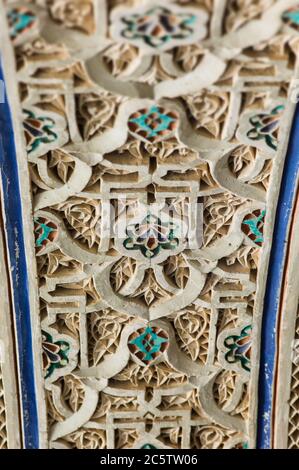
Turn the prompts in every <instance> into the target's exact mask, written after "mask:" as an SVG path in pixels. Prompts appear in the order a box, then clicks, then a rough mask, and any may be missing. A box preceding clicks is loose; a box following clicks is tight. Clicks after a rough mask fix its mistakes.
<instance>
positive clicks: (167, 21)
mask: <svg viewBox="0 0 299 470" xmlns="http://www.w3.org/2000/svg"><path fill="white" fill-rule="evenodd" d="M206 21H207V14H206V13H205V12H204V11H203V10H201V9H191V8H180V7H176V6H174V5H167V6H163V5H154V6H149V5H147V6H145V7H142V8H132V9H128V8H126V9H116V10H115V11H114V12H113V13H112V15H111V28H110V33H111V36H112V38H113V39H115V40H116V41H121V42H128V43H130V44H132V45H134V46H137V47H139V48H141V49H145V50H146V51H147V53H150V54H159V53H160V52H164V51H167V50H169V49H173V48H174V47H176V46H182V45H186V44H192V43H195V42H197V41H200V40H201V39H203V38H204V37H205V36H206V34H207V28H206Z"/></svg>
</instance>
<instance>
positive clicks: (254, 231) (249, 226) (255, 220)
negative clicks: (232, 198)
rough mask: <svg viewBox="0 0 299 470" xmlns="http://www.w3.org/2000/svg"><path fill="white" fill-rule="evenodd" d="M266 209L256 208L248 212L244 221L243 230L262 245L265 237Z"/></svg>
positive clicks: (256, 242)
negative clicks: (250, 212)
mask: <svg viewBox="0 0 299 470" xmlns="http://www.w3.org/2000/svg"><path fill="white" fill-rule="evenodd" d="M265 215H266V211H265V210H263V211H260V210H256V211H254V212H253V213H252V214H248V215H247V216H246V217H245V218H244V220H243V222H242V231H243V232H244V233H245V234H246V235H247V236H248V237H249V238H250V240H252V241H253V242H254V243H255V244H256V245H259V246H261V245H262V243H263V241H264V237H263V229H264V220H265Z"/></svg>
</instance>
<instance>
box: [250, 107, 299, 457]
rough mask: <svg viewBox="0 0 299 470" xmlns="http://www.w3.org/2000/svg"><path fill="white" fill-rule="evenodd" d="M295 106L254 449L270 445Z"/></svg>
mask: <svg viewBox="0 0 299 470" xmlns="http://www.w3.org/2000/svg"><path fill="white" fill-rule="evenodd" d="M298 148H299V106H297V108H296V112H295V115H294V118H293V125H292V129H291V134H290V138H289V144H288V150H287V154H286V159H285V164H284V170H283V176H282V179H281V187H280V194H279V199H278V202H277V211H276V216H275V226H274V232H273V238H272V248H271V255H270V262H269V267H271V268H269V269H268V278H267V287H266V292H265V303H264V312H263V317H262V332H261V352H260V363H259V367H260V372H259V387H258V422H257V448H262V449H269V448H272V426H271V425H272V417H273V413H274V411H275V409H274V402H273V399H274V396H275V393H274V390H273V386H275V382H276V377H275V374H276V368H277V363H276V358H277V354H278V341H279V335H278V333H279V328H278V327H279V319H280V304H281V297H282V294H283V288H284V282H283V281H284V275H285V269H284V268H286V255H287V251H288V244H287V240H288V236H289V231H290V226H291V223H292V215H293V207H294V202H295V200H296V199H295V198H296V194H297V185H298V178H299V152H298Z"/></svg>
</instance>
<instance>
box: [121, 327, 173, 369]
mask: <svg viewBox="0 0 299 470" xmlns="http://www.w3.org/2000/svg"><path fill="white" fill-rule="evenodd" d="M128 345H129V350H130V352H131V353H132V354H133V355H134V356H136V357H137V358H138V359H140V360H141V361H142V362H143V363H144V364H145V365H149V364H150V363H152V362H153V361H154V360H156V359H157V358H158V357H159V356H161V355H162V354H163V353H164V352H165V351H166V350H167V348H168V346H169V337H168V334H167V333H166V331H164V330H162V329H161V328H157V327H151V326H147V327H145V328H140V329H139V330H137V331H134V333H132V335H131V336H130V337H129V342H128Z"/></svg>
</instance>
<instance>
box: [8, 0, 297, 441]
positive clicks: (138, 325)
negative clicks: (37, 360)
mask: <svg viewBox="0 0 299 470" xmlns="http://www.w3.org/2000/svg"><path fill="white" fill-rule="evenodd" d="M21 3H22V2H21ZM23 3H24V6H22V7H21V6H19V4H16V5H14V4H13V3H12V2H10V3H9V4H8V5H7V13H8V23H9V26H10V36H11V39H12V42H13V44H14V45H15V58H16V67H17V76H18V83H19V93H20V100H21V102H22V103H21V104H22V108H23V110H24V121H23V124H24V136H25V138H24V147H26V151H27V156H28V166H29V171H30V176H31V181H32V186H31V187H32V204H33V211H34V220H33V222H32V230H33V232H34V234H35V240H36V260H37V270H38V279H39V296H40V311H41V316H40V318H41V327H42V331H43V345H42V348H43V364H44V378H45V388H46V395H47V408H48V429H49V446H50V447H53V448H88V449H103V448H119V449H123V448H152V447H154V448H185V449H186V448H213V449H220V448H240V447H246V446H247V445H248V440H249V437H250V436H249V424H250V420H252V419H255V418H252V417H250V400H252V399H254V397H251V396H249V389H250V387H249V384H250V380H251V373H252V368H253V367H256V365H255V364H251V351H252V350H253V349H254V348H255V347H256V344H255V343H256V338H258V337H259V332H256V333H255V334H253V330H254V328H253V327H254V323H255V314H256V311H255V301H256V286H257V282H258V276H259V268H260V258H261V256H262V252H263V242H264V230H263V227H264V224H267V213H266V206H267V202H268V198H269V194H270V193H271V187H272V186H271V176H272V170H273V166H274V165H276V164H277V160H279V159H281V158H282V157H283V155H282V152H283V151H284V139H285V138H286V133H285V132H282V129H284V127H283V125H284V123H285V122H288V121H289V120H290V119H291V118H290V114H288V112H287V110H288V97H289V95H290V93H291V88H290V86H289V84H290V80H291V78H292V76H293V75H294V70H295V68H296V65H297V58H298V51H299V49H298V46H299V30H298V21H297V16H296V15H295V14H293V10H288V9H287V8H286V7H285V6H284V3H285V2H283V1H278V2H274V1H271V0H260V1H256V2H250V1H247V0H240V1H237V2H236V1H232V0H227V1H226V2H213V1H212V0H211V1H203V0H202V1H201V0H196V1H193V2H191V1H185V0H184V1H183V0H178V1H170V0H169V1H168V0H167V1H166V0H163V2H162V1H157V2H155V4H153V3H152V2H151V1H144V2H138V1H134V0H133V1H132V0H130V1H129V0H127V1H117V0H110V1H108V0H107V1H105V0H84V1H77V0H74V1H67V0H51V1H49V2H40V1H38V0H36V1H32V2H30V3H29V2H23ZM27 3H28V5H27ZM141 3H142V4H141ZM287 3H288V4H289V3H292V2H287ZM294 3H295V2H294ZM29 5H30V11H29ZM27 7H28V8H27ZM105 12H106V14H105ZM236 41H238V44H237V47H236ZM199 204H201V206H199ZM170 214H171V216H170ZM202 225H203V229H202ZM294 377H295V376H294ZM294 380H295V379H294ZM294 419H295V418H294ZM291 435H292V432H291V431H290V436H291ZM290 439H295V438H292V437H290Z"/></svg>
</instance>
